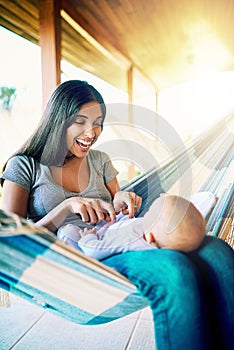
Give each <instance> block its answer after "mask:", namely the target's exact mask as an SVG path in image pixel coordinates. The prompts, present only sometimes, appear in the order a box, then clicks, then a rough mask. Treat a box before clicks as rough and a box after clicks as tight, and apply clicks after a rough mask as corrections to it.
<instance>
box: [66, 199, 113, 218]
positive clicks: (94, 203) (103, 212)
mask: <svg viewBox="0 0 234 350" xmlns="http://www.w3.org/2000/svg"><path fill="white" fill-rule="evenodd" d="M66 201H67V205H68V209H69V211H70V212H71V213H73V214H80V216H81V219H82V221H84V222H88V223H90V224H96V223H98V222H100V221H102V220H104V219H106V220H107V221H112V222H114V221H115V219H116V214H115V210H114V208H113V206H112V204H111V203H108V202H105V201H103V200H102V199H96V198H83V197H71V198H69V199H67V200H66Z"/></svg>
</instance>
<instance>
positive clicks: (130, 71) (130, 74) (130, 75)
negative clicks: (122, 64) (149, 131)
mask: <svg viewBox="0 0 234 350" xmlns="http://www.w3.org/2000/svg"><path fill="white" fill-rule="evenodd" d="M127 78H128V122H129V123H131V124H132V123H133V109H132V103H133V66H131V67H130V68H129V69H128V77H127Z"/></svg>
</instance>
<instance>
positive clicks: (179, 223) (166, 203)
mask: <svg viewBox="0 0 234 350" xmlns="http://www.w3.org/2000/svg"><path fill="white" fill-rule="evenodd" d="M143 230H144V235H145V239H146V241H147V242H149V243H155V244H156V246H158V247H159V248H164V249H175V250H180V251H183V252H190V251H192V250H194V249H196V248H198V247H199V245H200V244H201V242H202V240H203V238H204V236H205V231H206V223H205V220H204V218H203V216H202V215H201V213H200V212H199V211H198V209H197V208H196V207H195V206H194V205H193V204H192V203H191V202H190V201H188V200H187V199H185V198H183V197H179V196H176V195H167V194H165V195H163V196H161V197H159V198H158V199H156V200H155V201H154V202H153V204H152V205H151V206H150V208H149V210H148V212H147V213H146V214H145V216H144V219H143Z"/></svg>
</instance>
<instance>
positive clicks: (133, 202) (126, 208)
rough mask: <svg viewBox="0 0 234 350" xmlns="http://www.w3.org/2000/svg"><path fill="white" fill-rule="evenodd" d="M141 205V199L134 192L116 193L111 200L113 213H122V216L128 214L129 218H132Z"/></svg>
mask: <svg viewBox="0 0 234 350" xmlns="http://www.w3.org/2000/svg"><path fill="white" fill-rule="evenodd" d="M141 203H142V198H141V197H139V196H138V195H137V194H136V193H134V192H125V191H118V192H116V194H115V196H114V200H113V204H114V208H115V212H116V213H117V214H118V213H120V211H122V213H123V214H129V217H130V218H133V217H134V214H135V212H137V211H138V210H139V209H140V207H141Z"/></svg>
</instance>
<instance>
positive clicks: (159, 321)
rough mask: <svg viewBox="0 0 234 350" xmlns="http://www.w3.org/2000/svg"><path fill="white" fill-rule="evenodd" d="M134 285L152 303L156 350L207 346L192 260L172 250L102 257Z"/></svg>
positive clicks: (197, 349)
mask: <svg viewBox="0 0 234 350" xmlns="http://www.w3.org/2000/svg"><path fill="white" fill-rule="evenodd" d="M102 262H103V263H104V264H106V265H108V266H111V267H113V268H115V269H116V270H118V271H119V272H120V273H122V274H123V275H125V276H126V277H127V278H128V279H129V280H130V281H131V282H132V283H133V284H135V285H136V286H137V288H138V289H139V291H140V292H141V294H142V295H143V296H145V297H146V298H147V299H148V301H149V303H150V306H151V309H152V313H153V319H154V329H155V336H156V345H157V350H178V349H185V350H187V349H189V350H207V349H208V347H207V341H206V335H207V329H206V328H205V325H206V322H205V315H204V313H203V310H204V300H203V299H202V297H201V296H202V295H203V293H202V292H201V285H200V278H199V276H198V272H197V269H196V267H195V265H194V264H193V262H192V261H191V260H190V259H189V258H188V256H186V255H185V254H183V253H180V252H177V251H172V250H163V249H155V250H145V251H135V252H127V253H123V254H119V255H115V256H113V257H110V258H107V259H105V260H103V261H102Z"/></svg>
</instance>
